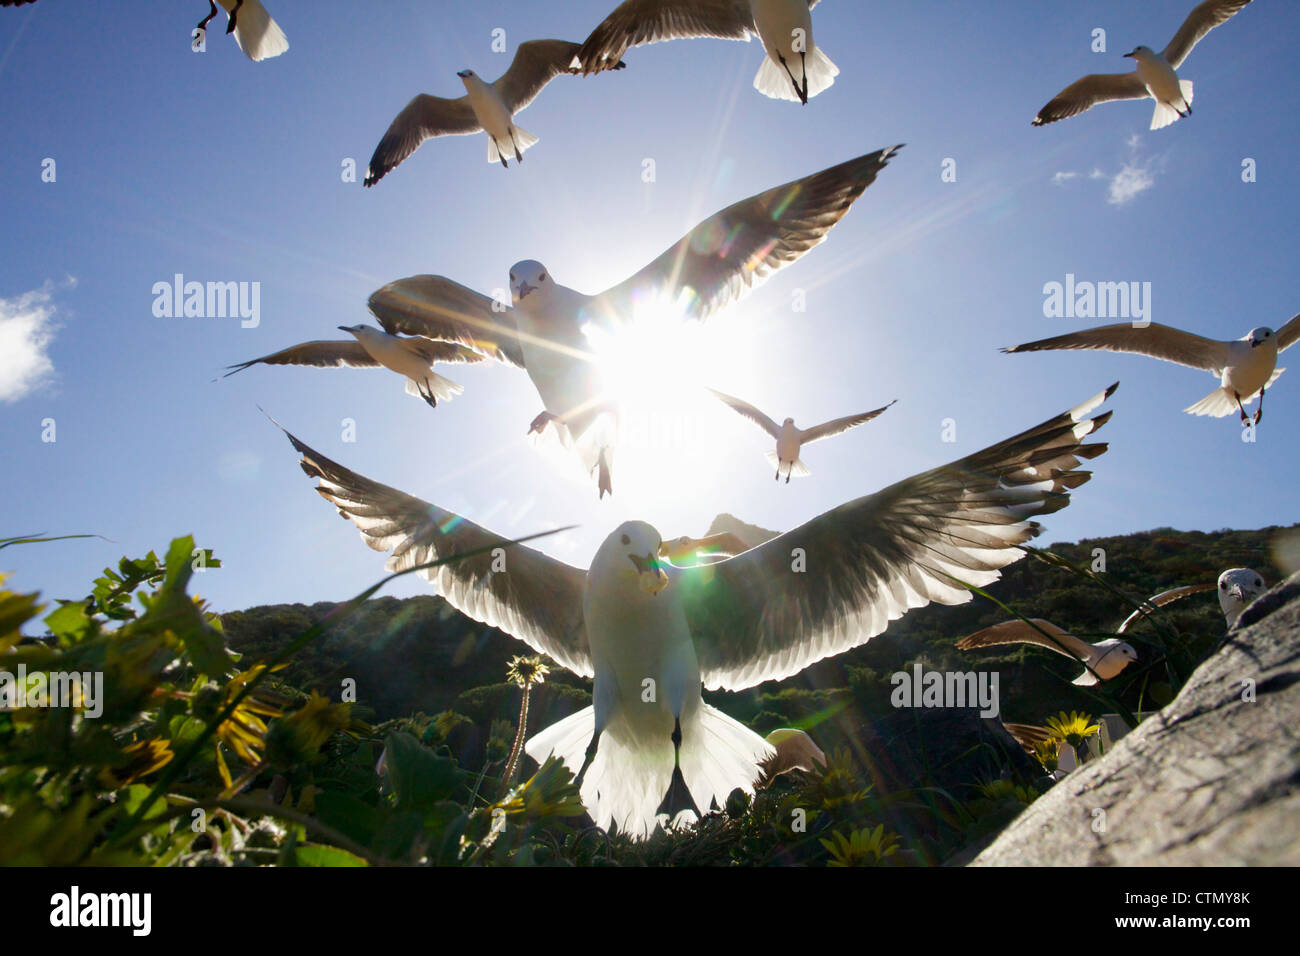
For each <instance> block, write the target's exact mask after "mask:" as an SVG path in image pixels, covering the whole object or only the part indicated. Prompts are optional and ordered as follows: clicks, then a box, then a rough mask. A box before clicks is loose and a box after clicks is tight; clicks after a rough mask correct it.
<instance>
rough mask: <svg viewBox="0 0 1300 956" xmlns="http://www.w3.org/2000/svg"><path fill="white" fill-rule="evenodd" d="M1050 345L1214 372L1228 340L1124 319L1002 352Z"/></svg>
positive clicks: (1221, 361) (1224, 356)
mask: <svg viewBox="0 0 1300 956" xmlns="http://www.w3.org/2000/svg"><path fill="white" fill-rule="evenodd" d="M1053 349H1098V350H1101V351H1103V352H1131V353H1133V354H1135V355H1149V356H1151V358H1158V359H1163V360H1164V361H1166V362H1173V363H1175V364H1177V365H1187V366H1189V367H1191V368H1199V369H1204V370H1205V371H1207V372H1218V371H1221V370H1222V369H1223V366H1224V365H1226V364H1227V362H1228V343H1227V342H1218V341H1215V340H1214V339H1207V338H1205V337H1204V336H1202V335H1194V334H1192V333H1191V332H1184V331H1182V329H1174V328H1170V327H1169V326H1167V325H1161V324H1160V323H1158V322H1152V323H1151V324H1150V325H1147V326H1144V327H1138V326H1134V325H1133V324H1131V323H1128V322H1120V323H1118V324H1116V325H1103V326H1101V327H1100V328H1096V329H1085V330H1083V331H1081V332H1067V333H1066V334H1065V335H1056V336H1053V337H1052V338H1050V339H1039V340H1038V341H1037V342H1027V343H1025V344H1024V345H1013V346H1011V347H1010V348H1006V349H1003V350H1002V351H1003V352H1008V353H1010V352H1042V351H1050V350H1053Z"/></svg>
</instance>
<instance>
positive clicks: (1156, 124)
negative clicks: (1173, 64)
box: [1151, 80, 1192, 129]
mask: <svg viewBox="0 0 1300 956" xmlns="http://www.w3.org/2000/svg"><path fill="white" fill-rule="evenodd" d="M1178 88H1179V89H1180V90H1182V102H1180V103H1161V102H1160V101H1159V100H1156V108H1155V112H1154V113H1152V114H1151V128H1152V129H1164V128H1165V127H1166V126H1169V125H1171V124H1172V123H1175V122H1177V121H1178V119H1179V117H1181V116H1183V115H1185V114H1187V113H1190V112H1191V111H1192V81H1191V80H1179V81H1178Z"/></svg>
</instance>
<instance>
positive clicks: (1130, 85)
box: [1033, 0, 1250, 129]
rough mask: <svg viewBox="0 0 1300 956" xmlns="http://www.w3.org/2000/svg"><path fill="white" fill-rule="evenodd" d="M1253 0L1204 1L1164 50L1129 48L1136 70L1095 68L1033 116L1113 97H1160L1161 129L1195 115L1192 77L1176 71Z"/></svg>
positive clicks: (1057, 114) (1067, 112)
mask: <svg viewBox="0 0 1300 956" xmlns="http://www.w3.org/2000/svg"><path fill="white" fill-rule="evenodd" d="M1248 3H1250V0H1205V2H1204V3H1202V4H1200V5H1199V6H1198V7H1197V8H1196V9H1195V10H1193V11H1192V12H1191V14H1190V15H1189V16H1188V17H1187V20H1186V21H1185V22H1184V23H1183V25H1182V26H1181V27H1179V28H1178V32H1177V33H1175V34H1174V38H1173V39H1172V40H1170V41H1169V45H1168V46H1167V47H1165V48H1164V51H1163V52H1161V53H1157V52H1156V51H1155V50H1153V49H1151V48H1150V47H1148V46H1139V47H1137V48H1136V49H1134V50H1132V51H1130V52H1128V53H1125V54H1124V55H1125V56H1126V57H1131V58H1132V59H1134V60H1136V61H1137V70H1136V72H1133V73H1093V74H1090V75H1088V76H1085V77H1084V78H1083V79H1081V80H1078V81H1077V82H1075V83H1071V84H1070V85H1069V86H1067V87H1066V88H1065V89H1063V90H1061V92H1060V93H1058V94H1056V97H1055V99H1053V100H1052V102H1050V103H1048V104H1047V105H1046V106H1044V107H1043V108H1042V109H1041V110H1039V111H1038V115H1037V116H1035V117H1034V123H1033V125H1034V126H1045V125H1046V124H1048V123H1055V122H1056V121H1057V120H1063V119H1066V118H1068V117H1071V116H1075V115H1077V114H1079V113H1082V112H1084V111H1085V110H1089V109H1092V108H1093V107H1094V106H1096V105H1097V104H1098V103H1107V102H1109V101H1111V100H1140V99H1144V98H1146V97H1148V96H1149V97H1151V98H1152V99H1153V100H1155V101H1156V109H1155V113H1154V114H1153V115H1152V117H1151V128H1152V129H1163V128H1164V127H1166V126H1168V125H1170V124H1171V123H1174V122H1176V121H1177V120H1178V118H1179V117H1182V116H1190V115H1191V114H1192V81H1191V80H1180V79H1179V78H1178V73H1177V70H1178V68H1179V67H1180V66H1182V65H1183V61H1184V60H1186V59H1187V55H1188V54H1189V53H1191V52H1192V47H1194V46H1196V44H1197V43H1199V42H1200V41H1201V39H1202V38H1203V37H1204V36H1205V35H1206V34H1207V33H1209V32H1210V31H1211V30H1213V29H1214V28H1215V27H1217V26H1218V25H1219V24H1220V23H1224V22H1226V21H1227V20H1228V19H1229V18H1231V17H1232V16H1233V14H1235V13H1236V12H1237V11H1238V10H1240V9H1241V8H1242V7H1244V6H1245V5H1246V4H1248Z"/></svg>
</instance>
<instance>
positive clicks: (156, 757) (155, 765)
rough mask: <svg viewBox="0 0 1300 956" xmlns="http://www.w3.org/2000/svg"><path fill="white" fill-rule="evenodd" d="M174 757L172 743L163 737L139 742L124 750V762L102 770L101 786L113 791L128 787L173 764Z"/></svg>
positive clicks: (100, 776)
mask: <svg viewBox="0 0 1300 956" xmlns="http://www.w3.org/2000/svg"><path fill="white" fill-rule="evenodd" d="M174 756H176V755H175V754H174V753H172V749H171V745H170V743H169V742H168V741H166V740H163V739H162V738H161V737H155V738H154V739H152V740H137V741H136V742H135V743H133V744H131V745H130V746H129V747H124V748H122V760H121V761H120V762H119V763H117V764H115V765H114V766H112V767H105V768H104V769H103V770H101V771H100V772H99V778H98V779H99V782H100V784H101V785H103V786H105V787H108V788H110V789H112V790H116V789H118V788H120V787H126V786H129V785H130V784H133V783H135V782H136V781H137V780H140V779H142V778H144V777H147V776H149V774H151V773H153V772H154V771H155V770H160V769H162V768H163V767H165V766H166V765H167V764H169V763H171V760H172V757H174Z"/></svg>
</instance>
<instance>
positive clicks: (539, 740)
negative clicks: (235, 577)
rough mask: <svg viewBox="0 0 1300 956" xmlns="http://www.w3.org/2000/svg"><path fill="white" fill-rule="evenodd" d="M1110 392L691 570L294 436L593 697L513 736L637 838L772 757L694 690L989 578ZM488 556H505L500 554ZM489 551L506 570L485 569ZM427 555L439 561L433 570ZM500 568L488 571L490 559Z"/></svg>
mask: <svg viewBox="0 0 1300 956" xmlns="http://www.w3.org/2000/svg"><path fill="white" fill-rule="evenodd" d="M1114 388H1115V386H1112V387H1111V388H1109V389H1107V390H1106V391H1104V392H1102V393H1101V394H1099V395H1096V396H1094V397H1093V398H1092V399H1090V400H1089V401H1087V402H1084V403H1083V404H1081V405H1079V406H1078V407H1076V408H1074V409H1071V410H1070V411H1068V412H1065V413H1064V414H1061V415H1057V416H1056V417H1054V418H1051V419H1049V420H1047V421H1045V422H1043V423H1042V424H1040V425H1038V426H1036V427H1034V428H1030V429H1028V430H1027V431H1024V432H1022V433H1020V434H1018V435H1015V436H1013V437H1011V438H1008V439H1006V440H1005V441H1002V442H999V443H997V444H995V445H993V446H991V447H989V448H987V449H985V450H983V451H980V452H976V453H975V454H972V455H969V456H967V457H966V458H963V459H961V460H959V461H956V462H953V463H951V464H948V465H943V466H940V467H938V468H935V469H933V470H931V471H927V472H925V473H923V474H920V475H916V476H914V477H911V478H906V479H904V480H902V481H900V482H898V483H896V484H894V485H891V486H889V487H888V488H885V489H883V490H882V491H879V492H877V493H875V494H873V495H867V496H865V497H862V498H858V499H856V500H854V501H849V502H846V503H845V504H842V505H840V506H839V507H838V508H835V509H833V510H831V511H828V512H826V513H825V514H822V515H820V516H818V517H816V518H813V519H812V520H810V521H808V522H806V523H804V524H803V525H801V526H799V527H797V528H795V529H793V530H791V531H787V532H786V533H785V534H782V535H778V536H777V537H775V538H772V539H771V540H769V541H767V542H765V543H763V544H760V545H759V546H758V547H755V548H751V549H749V550H747V551H745V552H744V553H742V554H740V555H737V556H736V557H732V558H729V559H727V560H723V561H718V562H715V563H712V564H706V565H701V566H698V567H691V568H678V567H675V566H673V565H671V564H668V563H665V562H663V561H661V560H660V555H661V549H662V548H663V547H664V541H663V539H662V537H661V536H660V534H659V532H658V531H657V530H656V529H655V528H653V527H652V526H651V525H649V524H646V523H645V522H643V521H628V522H624V523H623V524H621V525H619V526H618V527H617V528H615V529H614V530H613V532H611V533H610V535H609V536H608V537H607V538H605V540H604V542H603V543H602V544H601V546H600V548H599V549H598V550H597V552H596V555H595V557H594V559H593V560H592V562H591V567H590V569H589V570H582V569H579V568H576V567H572V566H570V565H568V564H566V563H564V562H561V561H558V560H556V559H554V558H551V557H549V556H547V555H545V554H543V553H542V552H540V551H537V550H534V549H532V548H529V547H526V546H523V545H512V543H511V542H510V541H509V540H508V539H506V538H504V537H502V536H500V535H497V534H494V533H492V532H491V531H488V530H487V529H486V528H483V527H481V526H480V525H477V524H475V523H474V522H472V521H469V520H466V519H464V518H462V517H461V516H459V515H456V514H454V513H452V512H450V511H446V510H444V509H442V508H439V507H437V506H436V505H432V504H429V503H428V502H425V501H422V500H420V499H419V498H416V497H414V496H412V495H408V494H405V493H404V492H401V491H398V490H396V489H394V488H390V487H388V486H386V485H382V484H380V483H379V482H376V481H373V480H371V479H369V478H366V477H363V476H362V475H359V474H357V473H355V472H353V471H350V470H349V469H347V468H345V467H343V466H342V465H340V464H338V463H336V462H334V461H331V460H330V459H329V458H326V457H325V456H324V455H322V454H320V453H319V452H317V451H315V450H313V449H312V448H309V447H308V446H307V445H305V444H303V443H302V442H301V441H299V440H298V439H297V438H294V437H293V436H292V435H290V436H289V439H290V441H291V442H292V443H293V446H294V447H295V448H296V449H297V450H298V451H299V452H300V453H301V456H302V458H301V465H302V468H303V470H304V471H305V472H306V473H307V474H308V475H309V476H311V477H313V478H315V479H317V481H318V484H317V487H316V490H317V492H319V493H320V495H321V496H322V497H323V498H325V499H326V500H327V501H329V502H330V503H331V504H333V505H334V506H335V507H336V508H338V510H339V513H340V514H341V515H343V517H345V518H348V519H349V520H351V521H352V522H353V523H354V524H355V525H356V527H357V528H358V529H359V530H360V532H361V535H362V539H363V540H364V541H365V542H366V543H367V544H368V545H369V546H370V547H371V548H373V549H375V550H376V551H389V552H391V557H389V559H388V561H387V567H388V569H389V570H390V571H400V570H406V569H411V568H416V567H420V568H423V570H421V572H420V573H421V574H423V575H424V576H425V577H426V578H427V579H428V580H429V581H430V582H431V583H432V585H433V587H434V589H435V590H436V591H437V593H438V594H440V595H441V596H442V597H443V598H445V599H446V600H447V601H448V602H449V603H450V604H451V605H452V606H453V607H455V608H457V609H458V610H460V611H461V612H463V613H464V614H467V615H468V616H470V617H472V618H474V619H475V620H477V621H481V622H483V623H484V624H486V625H488V626H492V627H498V628H500V629H501V630H503V631H505V632H506V633H508V634H510V635H512V636H514V637H516V638H518V639H519V640H522V641H524V642H525V643H527V644H528V645H529V646H530V647H532V648H533V649H534V650H536V651H537V652H539V653H542V654H546V655H548V656H550V657H551V658H553V659H554V660H555V661H556V662H557V663H559V664H560V665H561V666H563V667H565V668H567V669H569V670H571V671H572V672H573V673H575V674H577V675H579V676H582V677H592V678H594V685H593V691H592V701H593V702H592V706H590V707H587V708H585V709H583V710H581V711H579V712H578V713H576V714H573V715H572V716H570V717H567V718H565V719H564V720H561V721H560V722H559V723H556V724H553V725H551V726H550V727H547V728H545V729H544V730H542V731H541V732H540V733H538V734H536V735H535V736H534V737H532V738H531V739H530V740H529V741H528V742H527V743H526V745H525V748H526V750H527V752H528V753H529V755H530V756H532V757H533V758H535V759H536V760H538V761H539V762H541V761H543V760H545V759H546V758H547V757H548V756H549V755H551V754H554V755H556V756H558V757H559V758H561V759H562V760H563V761H564V763H565V764H566V765H567V766H568V767H569V768H570V769H571V770H573V771H575V772H576V773H577V784H578V787H579V792H580V794H581V797H582V800H583V803H584V804H585V805H586V807H587V808H588V810H589V811H590V812H591V815H592V818H593V819H594V820H595V821H596V822H597V823H598V824H599V825H600V826H602V827H604V828H606V829H609V828H612V827H617V828H618V829H619V830H622V831H626V832H628V833H631V834H632V835H634V836H636V837H645V836H647V835H648V834H649V833H650V831H651V830H652V829H653V828H654V826H655V824H656V821H657V820H658V818H659V816H660V815H661V814H666V815H667V816H668V818H669V820H675V819H677V817H678V815H679V814H686V813H690V812H694V813H695V814H696V815H697V816H698V815H699V812H700V809H701V808H704V809H706V810H707V809H708V808H709V807H710V806H711V805H713V804H714V803H716V804H717V805H718V806H723V805H724V804H725V802H726V799H727V796H728V794H730V793H731V791H732V790H734V789H735V788H737V787H741V788H744V789H747V790H750V791H752V789H753V785H754V782H755V781H756V780H757V779H758V778H759V776H760V773H761V769H760V768H761V765H762V764H763V762H764V761H765V760H767V759H768V758H771V757H772V756H773V755H774V749H773V747H772V746H771V745H770V744H769V743H768V742H767V741H765V740H763V738H762V737H760V736H758V735H757V734H756V733H754V732H753V731H751V730H749V729H748V728H746V727H744V726H743V725H742V724H740V723H738V722H736V721H735V720H732V719H731V718H730V717H728V716H726V715H725V714H723V713H722V712H721V711H719V710H717V709H715V708H713V707H711V706H709V705H708V704H705V703H704V701H703V700H702V698H701V687H702V686H703V687H706V688H709V689H714V690H717V689H725V690H743V689H745V688H749V687H754V686H757V685H758V684H761V683H763V682H764V681H769V680H782V679H784V678H786V677H790V676H792V675H794V674H797V673H799V672H800V671H801V670H803V669H804V668H805V667H808V666H809V665H810V664H813V663H815V662H816V661H819V660H821V659H823V658H826V657H830V656H831V655H834V654H840V653H843V652H844V651H847V650H849V649H850V648H853V647H858V646H859V645H861V644H864V643H866V642H867V641H868V640H870V639H871V638H872V637H874V636H875V635H877V634H880V633H882V632H883V631H884V630H885V629H886V628H887V627H888V626H889V623H890V622H891V621H893V620H896V619H898V618H899V617H901V616H902V615H903V614H905V613H906V612H907V611H908V610H909V609H911V608H917V607H923V606H925V605H927V604H929V603H930V602H932V601H933V602H938V603H940V604H962V603H965V602H966V601H969V600H970V599H971V592H970V591H969V590H968V587H971V586H973V587H984V586H987V585H988V584H990V583H991V582H993V581H995V580H997V578H998V577H999V576H1000V574H1001V569H1002V568H1003V567H1005V566H1007V565H1009V564H1011V563H1013V562H1015V561H1018V560H1019V559H1020V558H1022V557H1023V556H1024V551H1023V550H1022V548H1021V547H1020V545H1022V544H1024V543H1025V542H1026V541H1029V540H1030V539H1032V538H1033V537H1035V536H1036V535H1037V534H1039V532H1040V531H1041V528H1040V526H1039V524H1038V523H1037V521H1035V520H1034V519H1035V518H1036V517H1038V516H1041V515H1046V514H1051V513H1054V512H1056V511H1059V510H1060V509H1062V508H1064V507H1066V506H1067V505H1068V504H1069V503H1070V493H1071V491H1072V490H1073V489H1075V488H1077V487H1079V486H1080V485H1082V484H1083V483H1085V482H1086V481H1087V480H1088V479H1089V477H1090V476H1091V473H1090V472H1088V471H1084V470H1080V469H1079V466H1080V464H1081V462H1082V461H1083V460H1086V459H1092V458H1095V457H1097V456H1098V455H1100V454H1101V453H1102V452H1104V451H1105V450H1106V446H1105V444H1101V443H1091V444H1088V443H1085V441H1084V439H1085V438H1087V437H1088V436H1089V435H1091V434H1093V433H1094V432H1095V431H1096V430H1097V429H1098V428H1100V427H1101V426H1102V425H1103V424H1104V423H1105V422H1106V420H1107V419H1109V417H1110V413H1109V412H1105V413H1103V414H1100V415H1096V416H1095V417H1091V418H1090V417H1088V416H1089V414H1090V413H1091V412H1092V411H1093V410H1095V409H1096V408H1097V407H1098V406H1099V405H1100V404H1101V403H1102V402H1104V401H1105V400H1106V398H1107V397H1109V396H1110V394H1111V393H1112V392H1113V391H1114ZM502 551H503V552H504V554H502ZM502 557H504V564H502V561H501V559H502ZM434 562H441V563H438V564H436V566H435V565H434ZM503 567H504V570H503V569H502V568H503Z"/></svg>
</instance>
